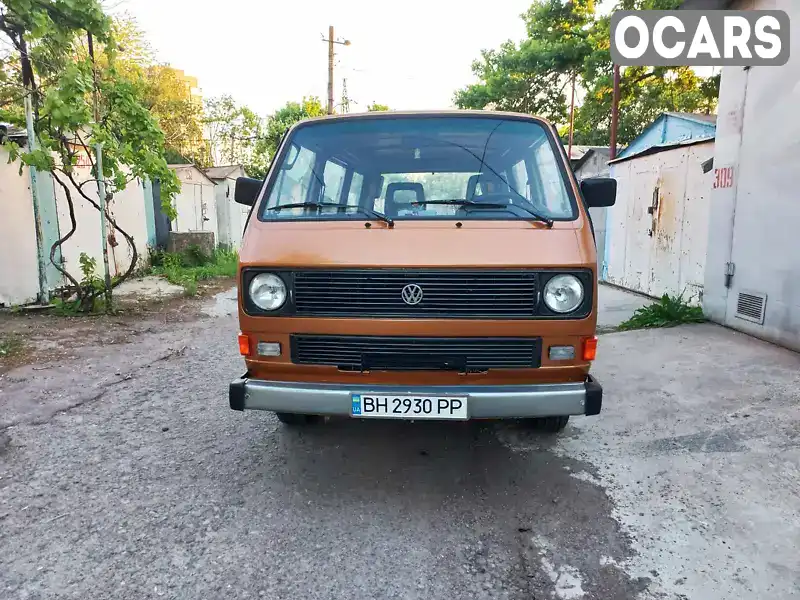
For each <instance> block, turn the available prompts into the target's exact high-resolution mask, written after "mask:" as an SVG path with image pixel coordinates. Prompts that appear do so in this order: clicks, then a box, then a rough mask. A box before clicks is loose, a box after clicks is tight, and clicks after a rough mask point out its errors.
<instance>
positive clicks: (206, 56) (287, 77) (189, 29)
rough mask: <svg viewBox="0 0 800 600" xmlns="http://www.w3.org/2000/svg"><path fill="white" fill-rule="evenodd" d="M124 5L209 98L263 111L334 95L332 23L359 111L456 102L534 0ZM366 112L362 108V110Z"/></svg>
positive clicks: (233, 0)
mask: <svg viewBox="0 0 800 600" xmlns="http://www.w3.org/2000/svg"><path fill="white" fill-rule="evenodd" d="M106 5H107V6H109V5H110V6H113V7H115V8H114V12H120V11H126V12H128V13H130V14H132V15H133V16H134V17H136V20H137V21H138V23H139V25H140V27H141V28H142V29H143V30H144V31H145V32H146V34H147V37H148V39H149V40H150V42H151V44H152V45H153V47H154V49H155V50H156V51H157V53H158V58H159V60H161V61H163V62H167V63H170V64H171V65H172V66H173V67H176V68H180V69H183V70H184V71H185V72H186V73H187V74H190V75H194V76H195V77H197V78H198V79H199V82H200V87H201V89H202V92H203V95H204V96H205V97H211V96H217V95H220V94H230V95H232V96H233V97H234V98H236V99H237V100H238V101H241V102H244V103H245V104H247V105H248V106H250V107H251V108H253V109H254V110H256V111H257V112H259V113H262V114H264V113H270V112H272V111H274V110H275V109H277V108H279V107H280V106H281V105H283V104H284V103H285V102H287V101H288V100H299V99H300V98H302V97H303V95H316V96H319V97H320V99H321V100H322V101H323V104H324V103H325V101H326V100H325V99H326V98H327V68H328V66H327V44H325V43H324V42H322V40H321V34H323V33H324V34H325V36H326V37H327V33H328V25H333V26H334V27H335V28H336V37H337V38H342V39H344V38H346V39H349V40H351V42H352V45H351V46H349V47H344V46H338V45H337V46H336V50H337V66H336V73H335V77H334V81H335V86H336V87H335V97H336V102H337V103H338V102H339V99H340V98H341V91H342V78H344V77H346V78H347V88H348V96H349V97H350V98H351V100H352V101H353V102H354V103H355V104H351V110H358V109H359V108H360V107H364V106H365V105H366V104H369V103H371V102H373V101H376V102H379V103H382V104H388V105H389V106H390V107H391V108H393V109H429V108H431V109H435V108H448V107H451V104H452V96H453V92H454V91H455V90H456V89H457V88H459V87H461V86H463V85H465V84H467V83H470V82H472V81H473V76H472V73H471V69H470V65H471V63H472V61H473V59H475V58H477V57H478V56H479V55H480V51H481V49H482V48H494V47H497V46H498V45H499V44H501V43H502V42H503V41H505V40H507V39H513V40H515V41H518V40H520V39H522V38H523V37H524V36H525V27H524V23H523V21H522V19H520V18H519V15H520V14H521V13H522V12H524V11H525V10H526V9H527V8H528V6H530V0H495V1H494V2H481V3H478V2H475V3H474V4H473V6H474V8H470V7H469V6H470V3H469V2H467V1H464V0H404V1H402V2H382V1H381V0H333V1H327V2H324V1H322V0H300V1H291V0H290V1H286V0H282V1H277V0H226V1H222V2H221V1H219V0H214V1H212V0H108V2H106ZM362 109H363V108H362Z"/></svg>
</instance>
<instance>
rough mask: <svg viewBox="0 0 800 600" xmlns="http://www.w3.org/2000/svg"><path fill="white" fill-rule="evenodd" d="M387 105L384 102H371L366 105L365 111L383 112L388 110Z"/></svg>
mask: <svg viewBox="0 0 800 600" xmlns="http://www.w3.org/2000/svg"><path fill="white" fill-rule="evenodd" d="M388 110H389V107H388V106H386V105H385V104H378V103H377V102H373V103H372V104H370V105H369V106H367V112H383V111H388Z"/></svg>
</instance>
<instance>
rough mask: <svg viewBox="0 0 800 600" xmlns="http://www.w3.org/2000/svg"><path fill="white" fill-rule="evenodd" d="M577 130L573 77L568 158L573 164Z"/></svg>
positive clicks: (573, 82)
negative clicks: (573, 145)
mask: <svg viewBox="0 0 800 600" xmlns="http://www.w3.org/2000/svg"><path fill="white" fill-rule="evenodd" d="M574 130H575V75H573V76H572V101H571V102H570V107H569V151H568V152H567V158H568V159H569V162H570V163H572V137H573V132H574Z"/></svg>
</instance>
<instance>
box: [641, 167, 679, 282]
mask: <svg viewBox="0 0 800 600" xmlns="http://www.w3.org/2000/svg"><path fill="white" fill-rule="evenodd" d="M664 154H665V157H666V158H667V161H668V162H667V163H666V164H664V165H663V166H662V168H661V175H660V177H659V178H658V181H657V184H656V187H655V188H654V190H653V194H652V199H653V201H652V203H651V205H650V206H649V207H648V209H647V210H648V213H649V216H650V217H651V223H650V228H649V230H648V236H649V238H650V272H649V276H648V281H647V290H646V293H647V294H648V295H650V296H662V295H663V294H666V293H669V294H676V293H679V290H680V261H681V234H682V220H683V210H684V202H683V199H684V195H685V191H686V165H687V157H686V155H685V154H678V153H664ZM670 159H671V160H670ZM676 159H677V160H676Z"/></svg>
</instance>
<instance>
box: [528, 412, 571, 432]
mask: <svg viewBox="0 0 800 600" xmlns="http://www.w3.org/2000/svg"><path fill="white" fill-rule="evenodd" d="M530 422H531V425H532V426H533V428H534V429H537V430H538V431H544V432H545V433H559V432H561V431H564V428H565V427H566V426H567V423H569V416H562V417H539V418H538V419H531V421H530Z"/></svg>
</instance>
